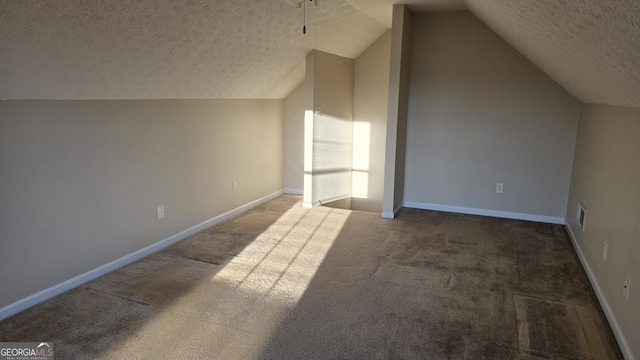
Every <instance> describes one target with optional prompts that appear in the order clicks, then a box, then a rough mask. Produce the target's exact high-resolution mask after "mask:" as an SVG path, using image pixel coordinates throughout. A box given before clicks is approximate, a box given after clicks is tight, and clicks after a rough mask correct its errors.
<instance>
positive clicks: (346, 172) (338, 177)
mask: <svg viewBox="0 0 640 360" xmlns="http://www.w3.org/2000/svg"><path fill="white" fill-rule="evenodd" d="M304 131H305V144H304V149H305V154H304V159H305V170H304V175H305V178H304V179H305V188H304V202H303V206H305V207H311V206H314V205H318V204H319V203H321V202H322V203H326V202H330V201H334V200H339V199H345V198H349V197H351V185H352V179H351V177H352V161H353V122H352V121H350V120H344V119H340V118H336V117H333V116H329V115H323V114H318V113H316V114H314V113H313V112H311V111H307V114H306V115H305V130H304ZM309 165H310V166H309Z"/></svg>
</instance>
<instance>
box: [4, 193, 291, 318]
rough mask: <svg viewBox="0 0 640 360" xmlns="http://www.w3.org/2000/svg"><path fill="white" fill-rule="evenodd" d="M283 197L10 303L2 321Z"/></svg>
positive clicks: (223, 216)
mask: <svg viewBox="0 0 640 360" xmlns="http://www.w3.org/2000/svg"><path fill="white" fill-rule="evenodd" d="M283 193H284V190H278V191H276V192H274V193H271V194H269V195H266V196H263V197H261V198H259V199H257V200H254V201H252V202H250V203H247V204H245V205H242V206H240V207H237V208H235V209H233V210H230V211H227V212H226V213H224V214H220V215H218V216H215V217H213V218H211V219H209V220H206V221H204V222H202V223H200V224H198V225H195V226H193V227H191V228H189V229H186V230H184V231H181V232H179V233H177V234H175V235H172V236H169V237H168V238H165V239H163V240H160V241H158V242H156V243H154V244H151V245H149V246H147V247H144V248H142V249H139V250H136V251H134V252H132V253H130V254H127V255H125V256H123V257H121V258H119V259H116V260H114V261H111V262H109V263H107V264H104V265H102V266H99V267H97V268H95V269H93V270H89V271H87V272H85V273H83V274H80V275H78V276H75V277H73V278H71V279H69V280H65V281H63V282H61V283H59V284H56V285H53V286H51V287H49V288H47V289H44V290H42V291H39V292H37V293H35V294H32V295H29V296H27V297H26V298H24V299H21V300H18V301H16V302H14V303H11V304H9V305H7V306H5V307H3V308H0V320H3V319H6V318H8V317H9V316H12V315H15V314H17V313H19V312H21V311H23V310H26V309H28V308H30V307H32V306H34V305H37V304H39V303H41V302H43V301H45V300H48V299H51V298H52V297H54V296H56V295H59V294H62V293H63V292H65V291H67V290H71V289H73V288H75V287H78V286H80V285H82V284H84V283H87V282H89V281H91V280H93V279H95V278H98V277H100V276H102V275H105V274H107V273H109V272H112V271H114V270H116V269H118V268H121V267H123V266H125V265H128V264H131V263H132V262H134V261H137V260H140V259H142V258H143V257H145V256H148V255H151V254H153V253H154V252H156V251H159V250H162V249H164V248H166V247H168V246H171V245H173V244H175V243H177V242H179V241H181V240H184V239H186V238H188V237H189V236H191V235H193V234H195V233H197V232H199V231H201V230H204V229H206V228H208V227H211V226H214V225H217V224H219V223H221V222H223V221H226V220H228V219H231V218H232V217H235V216H237V215H239V214H241V213H243V212H245V211H248V210H250V209H252V208H254V207H256V206H258V205H261V204H263V203H265V202H267V201H269V200H271V199H274V198H276V197H278V196H280V195H282V194H283Z"/></svg>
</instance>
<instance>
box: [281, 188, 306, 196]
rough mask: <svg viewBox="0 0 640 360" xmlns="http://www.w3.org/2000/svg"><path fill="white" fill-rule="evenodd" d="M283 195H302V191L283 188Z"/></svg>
mask: <svg viewBox="0 0 640 360" xmlns="http://www.w3.org/2000/svg"><path fill="white" fill-rule="evenodd" d="M284 193H285V194H291V195H302V194H304V191H303V190H302V189H292V188H285V189H284Z"/></svg>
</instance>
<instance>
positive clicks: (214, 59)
mask: <svg viewBox="0 0 640 360" xmlns="http://www.w3.org/2000/svg"><path fill="white" fill-rule="evenodd" d="M306 10H307V34H306V35H303V34H302V22H303V10H302V9H298V8H293V7H290V6H289V5H287V4H286V3H285V2H284V1H282V0H233V1H232V0H227V1H216V0H189V1H186V0H185V1H175V0H118V1H113V0H90V1H87V0H21V1H9V0H6V1H5V0H0V98H3V99H140V98H282V97H284V96H286V95H287V94H288V93H289V92H290V91H291V90H293V89H294V88H295V86H297V85H298V84H299V83H300V82H302V80H303V79H304V59H305V55H306V54H307V53H308V52H309V51H310V50H311V49H319V50H323V51H326V52H330V53H334V54H338V55H342V56H346V57H351V58H354V57H356V56H357V55H359V54H360V53H361V52H362V51H364V50H365V49H366V48H367V47H368V46H369V45H370V44H371V43H373V42H374V41H375V40H376V39H377V38H378V37H380V35H382V34H383V33H384V32H385V31H386V30H387V29H386V28H385V27H384V26H382V25H381V24H379V23H378V22H376V21H374V20H373V19H371V18H370V17H368V16H366V15H364V14H363V13H361V12H360V11H357V10H356V9H354V8H353V7H352V6H350V5H348V4H347V3H345V2H344V1H341V0H327V1H324V3H323V4H322V5H321V6H319V7H315V6H313V5H312V3H311V4H309V3H307V7H306Z"/></svg>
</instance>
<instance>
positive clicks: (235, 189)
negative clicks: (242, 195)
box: [231, 181, 238, 192]
mask: <svg viewBox="0 0 640 360" xmlns="http://www.w3.org/2000/svg"><path fill="white" fill-rule="evenodd" d="M231 191H232V192H237V191H238V182H237V181H234V182H232V183H231Z"/></svg>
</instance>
